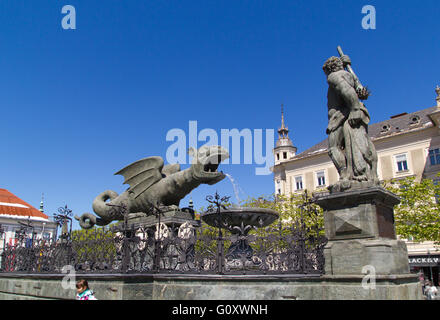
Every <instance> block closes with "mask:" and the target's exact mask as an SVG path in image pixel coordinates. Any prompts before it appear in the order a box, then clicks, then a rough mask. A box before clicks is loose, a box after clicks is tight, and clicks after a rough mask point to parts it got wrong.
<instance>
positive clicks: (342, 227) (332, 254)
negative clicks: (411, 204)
mask: <svg viewBox="0 0 440 320" xmlns="http://www.w3.org/2000/svg"><path fill="white" fill-rule="evenodd" d="M399 202H400V200H399V198H398V197H397V196H396V195H395V194H393V193H391V192H389V191H387V190H385V189H383V188H381V187H371V188H366V189H356V190H352V191H345V192H339V193H332V194H330V195H325V196H320V197H318V198H316V203H317V204H318V205H320V206H321V207H322V208H323V209H324V223H325V231H326V236H327V238H328V240H329V242H328V244H327V245H326V247H325V249H324V255H325V273H326V274H328V275H354V274H356V275H360V274H363V268H364V267H365V266H373V267H374V268H375V272H376V274H377V275H396V274H408V273H409V264H408V251H407V248H406V244H405V243H404V242H403V241H400V240H397V239H396V232H395V227H394V206H395V205H397V204H398V203H399Z"/></svg>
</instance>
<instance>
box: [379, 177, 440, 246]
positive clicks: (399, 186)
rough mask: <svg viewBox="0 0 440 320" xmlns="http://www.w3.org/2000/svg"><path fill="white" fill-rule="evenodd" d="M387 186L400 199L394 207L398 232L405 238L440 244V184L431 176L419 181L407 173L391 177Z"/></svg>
mask: <svg viewBox="0 0 440 320" xmlns="http://www.w3.org/2000/svg"><path fill="white" fill-rule="evenodd" d="M384 186H385V188H386V189H387V190H389V191H391V192H393V193H395V194H396V195H397V196H399V197H400V199H401V203H400V204H399V205H397V206H396V207H395V208H394V219H395V225H396V233H397V234H398V235H399V236H400V237H402V238H404V239H413V240H414V241H416V242H422V241H434V242H436V243H437V244H440V204H439V201H438V196H439V195H440V185H438V184H435V183H434V182H433V181H432V180H431V179H422V180H421V181H420V182H418V181H416V179H415V178H414V177H408V178H405V179H402V180H398V181H396V180H394V181H389V182H387V183H386V184H385V185H384Z"/></svg>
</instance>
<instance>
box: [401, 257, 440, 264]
mask: <svg viewBox="0 0 440 320" xmlns="http://www.w3.org/2000/svg"><path fill="white" fill-rule="evenodd" d="M408 261H409V265H410V266H411V267H435V266H440V255H436V256H433V255H431V256H429V255H423V256H409V257H408Z"/></svg>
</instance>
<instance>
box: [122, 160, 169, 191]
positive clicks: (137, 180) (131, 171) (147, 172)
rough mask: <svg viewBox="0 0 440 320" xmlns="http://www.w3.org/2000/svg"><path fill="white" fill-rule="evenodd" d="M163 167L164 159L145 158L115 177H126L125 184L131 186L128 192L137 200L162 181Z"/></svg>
mask: <svg viewBox="0 0 440 320" xmlns="http://www.w3.org/2000/svg"><path fill="white" fill-rule="evenodd" d="M163 165H164V161H163V159H162V157H149V158H144V159H141V160H138V161H136V162H133V163H132V164H130V165H128V166H126V167H125V168H124V169H122V170H119V171H118V172H116V173H115V175H118V174H119V175H122V176H124V178H125V181H124V184H129V185H130V188H128V192H130V193H133V195H134V197H135V198H137V197H139V196H140V195H141V194H142V193H143V192H145V191H146V190H147V189H148V188H149V187H151V186H152V185H153V184H155V183H156V182H158V181H159V180H161V179H162V168H163Z"/></svg>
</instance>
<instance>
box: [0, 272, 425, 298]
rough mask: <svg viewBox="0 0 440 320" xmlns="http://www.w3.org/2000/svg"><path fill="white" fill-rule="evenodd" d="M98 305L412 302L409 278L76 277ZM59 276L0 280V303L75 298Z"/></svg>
mask: <svg viewBox="0 0 440 320" xmlns="http://www.w3.org/2000/svg"><path fill="white" fill-rule="evenodd" d="M77 278H78V279H87V280H88V282H89V285H90V288H91V289H92V290H94V291H95V295H96V297H97V298H98V299H100V300H418V299H422V291H421V286H420V284H419V282H418V280H417V277H416V276H414V275H399V276H378V277H377V279H376V288H375V289H364V288H362V285H361V283H362V279H363V277H362V276H317V277H312V276H297V277H292V276H250V275H248V276H241V275H240V276H217V275H213V276H206V275H205V276H201V275H193V276H191V275H160V274H157V275H81V276H78V277H77ZM62 279H63V277H62V276H60V275H17V274H14V275H12V274H3V275H1V276H0V300H31V299H75V290H70V289H68V290H66V289H63V288H62V285H61V283H62Z"/></svg>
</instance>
